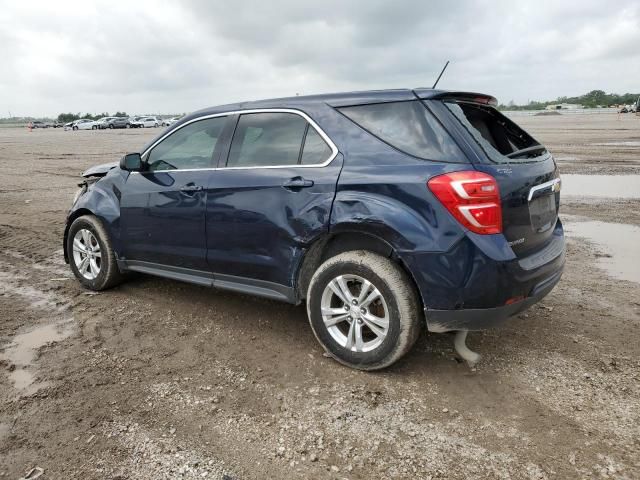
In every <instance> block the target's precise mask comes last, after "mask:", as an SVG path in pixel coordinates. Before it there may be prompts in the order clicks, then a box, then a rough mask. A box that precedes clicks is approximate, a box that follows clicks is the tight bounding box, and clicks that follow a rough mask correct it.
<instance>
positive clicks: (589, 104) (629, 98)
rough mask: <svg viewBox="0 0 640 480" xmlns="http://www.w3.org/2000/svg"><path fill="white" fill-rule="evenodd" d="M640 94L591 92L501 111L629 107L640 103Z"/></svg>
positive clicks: (501, 105)
mask: <svg viewBox="0 0 640 480" xmlns="http://www.w3.org/2000/svg"><path fill="white" fill-rule="evenodd" d="M639 98H640V93H625V94H622V95H619V94H617V93H606V92H605V91H604V90H591V91H590V92H589V93H585V94H584V95H579V96H577V97H558V98H557V99H555V100H549V101H546V102H536V101H531V102H529V103H528V104H526V105H516V104H515V103H514V102H513V101H511V102H509V103H508V104H507V105H504V104H500V105H499V107H498V108H500V109H501V110H544V108H545V107H546V106H547V105H555V104H557V103H577V104H580V105H582V106H584V107H585V108H598V107H609V106H617V105H629V104H632V103H636V102H637V101H639V100H638V99H639Z"/></svg>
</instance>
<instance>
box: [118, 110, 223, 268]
mask: <svg viewBox="0 0 640 480" xmlns="http://www.w3.org/2000/svg"><path fill="white" fill-rule="evenodd" d="M225 122H226V117H214V118H208V119H203V120H198V121H195V122H192V123H188V124H185V126H183V127H181V128H179V129H177V130H175V131H174V132H172V133H171V134H169V135H168V136H167V137H165V138H164V139H162V140H161V141H160V142H159V143H157V144H156V145H154V146H153V147H152V148H151V149H150V150H149V151H148V152H147V153H146V154H145V155H144V158H143V160H144V162H145V169H144V170H143V171H142V172H139V173H138V172H134V173H132V174H131V175H129V177H128V179H127V181H126V185H125V188H124V191H123V192H122V198H121V202H120V215H121V222H122V228H121V232H122V237H123V238H122V245H123V256H124V259H125V260H127V261H136V262H145V263H149V264H156V266H159V265H165V266H173V267H182V268H188V269H195V270H207V259H206V250H207V246H206V224H205V213H206V201H207V185H208V183H209V177H210V175H211V174H212V168H213V167H214V166H215V165H214V161H216V160H217V154H218V149H216V146H218V138H219V137H220V135H221V133H222V131H223V128H224V125H225ZM220 143H222V142H220ZM149 266H152V265H149Z"/></svg>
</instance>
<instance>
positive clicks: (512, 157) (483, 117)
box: [445, 102, 547, 163]
mask: <svg viewBox="0 0 640 480" xmlns="http://www.w3.org/2000/svg"><path fill="white" fill-rule="evenodd" d="M445 105H446V106H447V107H448V108H449V110H450V111H451V112H452V113H453V115H454V116H455V117H456V118H457V119H458V120H459V121H460V123H461V124H462V126H463V127H464V128H465V129H466V130H467V131H468V132H469V133H470V134H471V136H472V137H473V138H474V139H475V140H476V142H478V144H479V145H480V147H481V148H482V150H484V152H485V153H486V154H487V157H488V158H489V160H491V161H492V162H494V163H512V162H535V161H537V160H542V159H543V158H545V157H546V155H545V154H546V153H547V151H546V149H545V148H544V146H542V145H540V143H538V142H537V141H536V140H535V139H533V138H532V137H531V135H529V134H528V133H527V132H525V131H524V130H523V129H521V128H520V127H519V126H518V125H516V124H515V123H514V122H513V121H511V120H509V119H508V118H507V117H505V116H504V115H503V114H501V113H500V112H498V111H497V110H496V109H495V108H493V107H489V106H485V105H477V104H472V103H465V102H445Z"/></svg>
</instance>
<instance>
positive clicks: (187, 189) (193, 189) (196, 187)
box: [180, 183, 204, 193]
mask: <svg viewBox="0 0 640 480" xmlns="http://www.w3.org/2000/svg"><path fill="white" fill-rule="evenodd" d="M202 190H204V188H203V187H202V185H194V184H193V183H188V184H186V185H183V186H182V187H180V191H181V192H187V193H191V192H201V191H202Z"/></svg>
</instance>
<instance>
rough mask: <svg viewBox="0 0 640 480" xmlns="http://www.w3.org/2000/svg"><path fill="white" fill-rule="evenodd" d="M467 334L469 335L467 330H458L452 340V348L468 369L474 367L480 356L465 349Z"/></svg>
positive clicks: (467, 348)
mask: <svg viewBox="0 0 640 480" xmlns="http://www.w3.org/2000/svg"><path fill="white" fill-rule="evenodd" d="M467 333H469V331H468V330H458V331H457V332H456V336H455V338H454V339H453V346H454V347H455V349H456V353H457V354H458V355H460V358H462V359H463V360H464V361H465V362H467V365H469V367H474V366H475V365H476V364H477V363H478V362H479V361H480V359H481V358H482V356H481V355H480V354H479V353H476V352H474V351H472V350H469V347H467V343H466V342H467Z"/></svg>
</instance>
